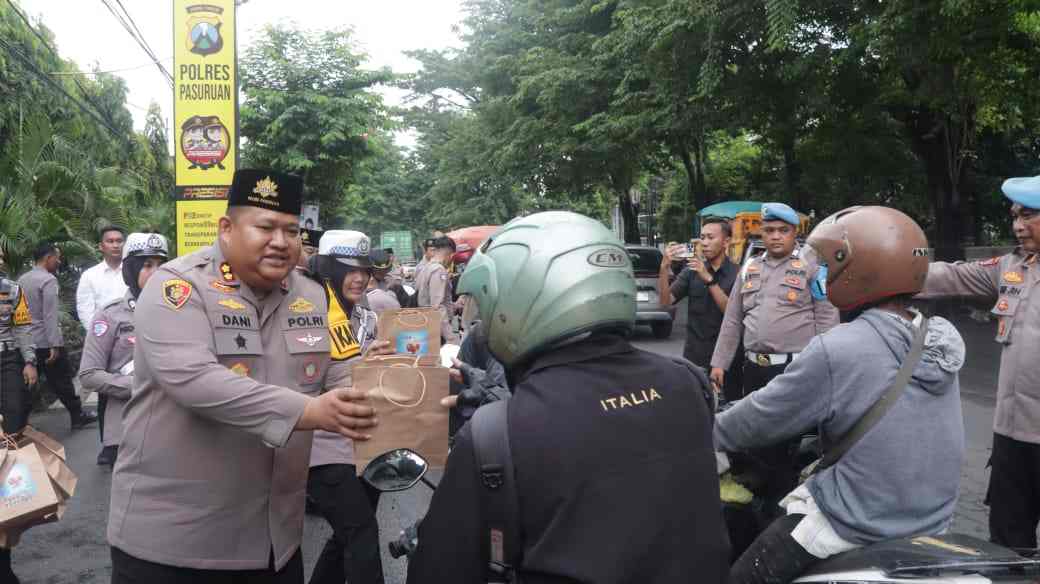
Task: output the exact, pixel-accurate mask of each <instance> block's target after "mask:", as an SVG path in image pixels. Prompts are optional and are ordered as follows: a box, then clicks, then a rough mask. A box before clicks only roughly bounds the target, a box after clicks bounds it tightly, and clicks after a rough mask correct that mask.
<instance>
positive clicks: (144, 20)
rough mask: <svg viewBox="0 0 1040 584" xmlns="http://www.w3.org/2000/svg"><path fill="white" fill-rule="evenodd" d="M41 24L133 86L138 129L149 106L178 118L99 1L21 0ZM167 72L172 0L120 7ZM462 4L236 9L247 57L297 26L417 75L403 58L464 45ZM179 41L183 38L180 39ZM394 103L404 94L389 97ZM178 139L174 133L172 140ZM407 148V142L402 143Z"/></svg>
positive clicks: (151, 68)
mask: <svg viewBox="0 0 1040 584" xmlns="http://www.w3.org/2000/svg"><path fill="white" fill-rule="evenodd" d="M19 1H20V3H21V5H22V8H23V9H24V10H25V11H26V12H27V13H28V14H29V16H30V17H31V18H32V20H33V21H34V22H35V21H36V20H37V19H41V20H42V21H43V23H44V24H45V25H46V26H47V27H48V28H50V29H51V30H52V31H54V34H55V37H56V40H57V44H58V51H59V52H60V53H61V55H62V57H64V58H66V59H72V60H74V61H75V62H77V63H78V64H79V66H80V68H81V69H82V70H84V71H89V70H92V69H93V66H94V65H95V64H97V65H98V66H99V67H100V69H101V70H102V71H110V70H122V69H127V68H133V69H132V70H127V71H120V72H119V73H117V75H120V76H122V77H123V78H124V79H126V82H127V84H128V85H129V87H130V96H129V98H128V101H129V109H130V111H131V113H133V115H134V121H135V127H137V128H138V129H141V128H143V127H144V117H145V113H146V110H147V108H148V104H149V103H151V102H152V101H154V102H156V103H158V104H159V105H160V107H162V110H163V116H164V117H165V118H166V119H167V124H169V120H170V119H171V118H172V116H173V93H172V90H171V89H170V86H169V85H168V84H167V83H166V81H165V80H164V79H163V77H162V75H161V74H160V73H159V70H158V68H157V67H156V66H155V65H154V64H150V63H149V58H148V57H147V56H146V55H145V53H144V51H143V50H142V49H141V48H140V47H139V46H138V45H137V44H136V43H135V42H134V40H133V39H132V38H131V37H130V35H129V34H128V33H127V32H126V31H125V30H124V29H123V28H122V26H120V25H119V23H118V22H117V21H116V20H115V17H113V16H112V14H111V13H109V11H108V9H107V8H105V6H104V4H102V3H101V0H19ZM122 2H123V5H124V6H125V7H126V9H127V11H129V12H130V15H131V16H132V17H133V19H134V20H135V21H136V23H137V26H138V28H140V29H141V32H142V33H143V34H144V35H145V36H146V37H147V40H148V43H149V44H150V45H151V47H152V50H153V51H155V54H156V55H158V56H159V58H160V59H161V60H163V64H164V65H165V66H166V68H167V70H170V71H172V70H173V42H174V40H173V24H172V19H173V7H172V1H171V0H122ZM459 5H460V0H374V1H372V0H369V1H358V0H353V1H351V0H292V1H291V2H286V1H285V0H249V1H248V2H247V3H246V4H244V5H243V6H240V7H239V9H238V34H239V41H238V46H239V49H240V50H243V49H244V48H245V47H246V46H248V45H249V44H250V43H251V42H252V40H253V39H254V38H255V37H256V35H257V34H259V31H260V29H261V28H262V27H263V26H264V25H265V24H269V23H284V22H288V21H295V22H296V23H297V24H299V25H300V26H302V27H304V28H311V29H322V28H333V27H339V26H351V27H353V29H354V31H355V39H356V41H357V42H358V44H359V45H360V46H361V48H362V49H363V50H364V51H365V52H367V53H368V55H369V63H368V66H370V67H371V68H378V67H383V66H388V67H390V68H391V69H393V70H394V71H395V72H412V71H415V69H416V67H417V64H416V63H415V62H414V61H412V60H410V59H408V58H407V57H405V56H404V55H403V51H408V50H412V49H419V48H430V49H433V48H445V47H449V46H458V45H459V41H458V39H457V37H456V36H455V34H454V33H453V32H452V30H451V28H452V25H454V24H455V23H457V22H459V21H460V20H461V17H462V15H461V12H460V7H459ZM178 40H180V39H178ZM383 93H384V95H385V96H386V99H387V101H388V102H390V103H396V102H397V101H398V100H399V99H400V95H399V93H398V92H395V91H392V90H384V91H383ZM171 134H172V133H171ZM404 141H405V142H408V140H407V139H405V140H404Z"/></svg>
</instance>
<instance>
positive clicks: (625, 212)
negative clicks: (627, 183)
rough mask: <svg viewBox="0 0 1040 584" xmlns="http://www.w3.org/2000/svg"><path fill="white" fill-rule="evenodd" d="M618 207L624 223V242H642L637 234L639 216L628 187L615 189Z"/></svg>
mask: <svg viewBox="0 0 1040 584" xmlns="http://www.w3.org/2000/svg"><path fill="white" fill-rule="evenodd" d="M617 198H618V209H620V210H621V222H622V223H623V224H624V225H623V227H624V234H625V243H635V244H639V243H642V239H641V238H640V236H639V216H638V214H637V209H636V206H635V205H634V204H633V203H632V197H631V195H630V194H629V192H628V189H625V190H624V191H617Z"/></svg>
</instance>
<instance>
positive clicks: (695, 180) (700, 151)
mask: <svg viewBox="0 0 1040 584" xmlns="http://www.w3.org/2000/svg"><path fill="white" fill-rule="evenodd" d="M692 146H693V149H692V152H691V148H690V147H689V146H688V145H686V144H679V145H677V146H676V147H675V148H674V150H675V153H676V155H677V156H678V157H679V160H680V161H682V165H683V168H684V169H685V170H686V179H687V180H686V192H687V195H688V197H689V201H690V204H691V205H693V207H694V209H696V210H697V211H700V210H701V209H703V208H705V207H707V206H708V205H710V204H711V203H712V202H713V201H712V197H711V195H710V194H709V193H708V184H707V179H706V177H705V172H704V158H705V149H704V147H703V142H702V141H701V140H699V139H698V140H695V141H694V142H693V144H692Z"/></svg>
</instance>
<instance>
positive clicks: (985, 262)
mask: <svg viewBox="0 0 1040 584" xmlns="http://www.w3.org/2000/svg"><path fill="white" fill-rule="evenodd" d="M999 263H1000V258H999V257H995V258H989V259H988V260H982V261H981V262H979V265H980V266H987V267H988V266H995V265H997V264H999Z"/></svg>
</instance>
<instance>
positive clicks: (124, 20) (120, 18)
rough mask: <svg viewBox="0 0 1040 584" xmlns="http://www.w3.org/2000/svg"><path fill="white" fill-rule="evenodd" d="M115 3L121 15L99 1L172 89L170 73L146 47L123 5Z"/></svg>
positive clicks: (107, 0) (108, 4)
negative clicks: (149, 58)
mask: <svg viewBox="0 0 1040 584" xmlns="http://www.w3.org/2000/svg"><path fill="white" fill-rule="evenodd" d="M116 2H117V3H118V4H119V8H121V9H122V10H123V14H120V13H119V12H118V11H117V10H116V9H115V8H114V7H113V6H112V4H110V3H109V0H101V3H102V4H104V5H105V8H107V9H108V11H109V12H111V13H112V16H114V17H115V19H116V21H117V22H118V23H119V24H120V25H122V27H123V29H125V30H126V32H127V33H128V34H129V35H130V37H131V38H133V39H134V41H136V42H137V44H138V46H140V47H141V49H142V50H143V51H144V52H145V54H146V55H148V56H149V57H151V59H152V62H153V63H155V66H156V67H158V69H159V72H160V73H162V75H163V77H165V78H166V82H167V83H169V84H170V88H171V89H172V88H173V75H171V74H170V72H169V71H167V70H166V67H163V65H162V63H160V62H159V58H158V57H157V56H156V55H155V52H154V51H153V50H152V48H151V47H150V46H149V45H148V42H147V41H146V40H145V39H144V35H142V34H141V31H140V29H138V28H137V23H135V22H134V19H133V17H132V16H130V13H129V12H127V11H126V8H125V7H124V6H123V3H122V2H120V1H119V0H116Z"/></svg>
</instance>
